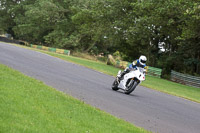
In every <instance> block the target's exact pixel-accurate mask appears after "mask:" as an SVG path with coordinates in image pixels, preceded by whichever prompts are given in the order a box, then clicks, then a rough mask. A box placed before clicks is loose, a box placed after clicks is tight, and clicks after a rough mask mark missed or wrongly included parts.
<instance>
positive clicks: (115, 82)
mask: <svg viewBox="0 0 200 133" xmlns="http://www.w3.org/2000/svg"><path fill="white" fill-rule="evenodd" d="M118 84H119V83H118V82H117V79H115V81H114V82H113V84H112V89H113V90H114V91H117V90H119V88H118V87H117V86H118Z"/></svg>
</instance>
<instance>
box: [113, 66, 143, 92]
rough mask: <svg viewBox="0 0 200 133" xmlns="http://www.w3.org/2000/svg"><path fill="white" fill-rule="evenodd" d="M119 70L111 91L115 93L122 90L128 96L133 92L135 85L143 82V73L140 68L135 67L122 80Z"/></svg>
mask: <svg viewBox="0 0 200 133" xmlns="http://www.w3.org/2000/svg"><path fill="white" fill-rule="evenodd" d="M121 73H122V72H121V70H119V72H118V74H117V76H116V79H115V81H114V82H113V84H112V89H113V90H115V91H117V90H119V89H121V90H123V91H124V93H125V94H130V93H131V92H133V91H134V90H135V88H136V86H137V85H139V84H140V83H141V82H142V81H144V80H145V71H144V69H143V68H141V67H136V68H135V69H133V70H131V71H130V72H129V73H127V74H125V75H124V77H123V78H122V79H120V77H121Z"/></svg>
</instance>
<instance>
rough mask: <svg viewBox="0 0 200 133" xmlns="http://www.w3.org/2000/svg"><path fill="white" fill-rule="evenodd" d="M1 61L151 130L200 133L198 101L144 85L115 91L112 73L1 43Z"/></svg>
mask: <svg viewBox="0 0 200 133" xmlns="http://www.w3.org/2000/svg"><path fill="white" fill-rule="evenodd" d="M0 63H1V64H5V65H7V66H9V67H11V68H14V69H16V70H18V71H21V72H22V73H24V74H25V75H28V76H31V77H34V78H36V79H38V80H41V81H43V82H44V83H45V84H47V85H49V86H52V87H54V88H56V89H57V90H60V91H63V92H64V93H67V94H69V95H72V96H73V97H76V98H78V99H80V100H82V101H84V102H86V103H87V104H90V105H92V106H95V107H96V108H99V109H101V110H104V111H105V112H108V113H110V114H112V115H115V116H117V117H119V118H121V119H124V120H126V121H129V122H131V123H133V124H135V125H136V126H140V127H143V128H145V129H147V130H149V131H152V132H158V133H200V104H199V103H195V102H191V101H189V100H185V99H183V98H179V97H175V96H171V95H168V94H164V93H161V92H158V91H155V90H152V89H148V88H145V87H142V86H138V87H137V88H136V90H135V91H134V92H133V93H132V94H130V95H126V94H123V93H122V92H120V91H113V90H112V89H111V84H112V82H113V80H114V77H112V76H108V75H106V74H102V73H100V72H97V71H94V70H91V69H88V68H85V67H82V66H80V65H76V64H73V63H69V62H67V61H63V60H61V59H58V58H54V57H51V56H49V55H46V54H42V53H39V52H35V51H32V50H28V49H24V48H20V47H17V46H14V45H10V44H6V43H1V42H0Z"/></svg>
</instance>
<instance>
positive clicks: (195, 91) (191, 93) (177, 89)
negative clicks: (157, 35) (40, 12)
mask: <svg viewBox="0 0 200 133" xmlns="http://www.w3.org/2000/svg"><path fill="white" fill-rule="evenodd" d="M17 46H20V45H17ZM22 47H24V46H22ZM24 48H28V47H24ZM29 49H32V50H36V51H39V52H42V53H46V54H48V55H51V56H54V57H58V58H60V59H63V60H66V61H70V62H73V63H76V64H80V65H82V66H85V67H88V68H91V69H94V70H97V71H100V72H103V73H106V74H109V75H111V76H116V74H117V72H118V70H119V69H118V68H115V67H113V66H109V65H106V64H105V63H103V62H99V61H92V60H87V59H83V58H78V57H73V56H66V55H62V54H57V53H52V52H48V51H44V50H39V49H34V48H29ZM141 85H142V86H145V87H148V88H151V89H154V90H157V91H160V92H164V93H168V94H171V95H175V96H178V97H182V98H185V99H188V100H191V101H195V102H198V103H200V88H195V87H190V86H186V85H182V84H178V83H175V82H172V81H168V80H164V79H160V78H156V77H152V76H148V75H147V76H146V81H145V82H143V83H142V84H141Z"/></svg>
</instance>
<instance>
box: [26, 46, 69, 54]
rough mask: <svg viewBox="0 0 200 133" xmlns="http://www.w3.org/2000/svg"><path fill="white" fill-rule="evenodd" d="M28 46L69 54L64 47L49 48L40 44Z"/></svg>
mask: <svg viewBox="0 0 200 133" xmlns="http://www.w3.org/2000/svg"><path fill="white" fill-rule="evenodd" d="M29 46H30V47H32V48H37V49H42V50H46V51H50V52H56V53H59V54H66V55H70V51H69V50H65V49H58V48H51V47H46V46H41V45H33V44H30V45H29Z"/></svg>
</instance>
